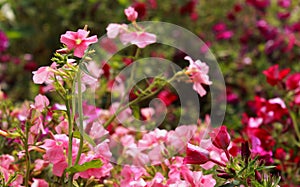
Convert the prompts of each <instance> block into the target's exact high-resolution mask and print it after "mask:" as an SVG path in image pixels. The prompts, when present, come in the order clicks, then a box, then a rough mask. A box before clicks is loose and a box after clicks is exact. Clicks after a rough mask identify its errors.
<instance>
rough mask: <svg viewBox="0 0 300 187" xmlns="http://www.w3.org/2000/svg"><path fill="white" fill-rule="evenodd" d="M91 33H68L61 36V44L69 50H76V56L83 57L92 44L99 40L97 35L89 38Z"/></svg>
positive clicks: (81, 30)
mask: <svg viewBox="0 0 300 187" xmlns="http://www.w3.org/2000/svg"><path fill="white" fill-rule="evenodd" d="M88 35H89V32H88V31H86V30H83V29H78V30H77V32H73V31H67V32H66V34H63V35H61V37H60V42H61V43H63V44H65V45H66V46H67V47H68V49H69V50H73V49H74V56H76V57H79V58H81V57H83V55H84V52H85V50H86V49H87V48H88V46H89V45H90V44H93V43H96V42H97V41H98V38H97V36H96V35H94V36H91V37H88Z"/></svg>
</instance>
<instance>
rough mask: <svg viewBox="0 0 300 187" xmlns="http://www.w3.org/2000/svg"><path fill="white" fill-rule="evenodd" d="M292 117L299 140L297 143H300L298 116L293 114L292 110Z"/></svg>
mask: <svg viewBox="0 0 300 187" xmlns="http://www.w3.org/2000/svg"><path fill="white" fill-rule="evenodd" d="M290 115H291V118H292V123H293V126H294V129H295V133H296V136H297V138H298V140H297V142H298V141H300V131H299V127H298V123H297V117H296V114H295V113H294V112H292V111H291V110H290Z"/></svg>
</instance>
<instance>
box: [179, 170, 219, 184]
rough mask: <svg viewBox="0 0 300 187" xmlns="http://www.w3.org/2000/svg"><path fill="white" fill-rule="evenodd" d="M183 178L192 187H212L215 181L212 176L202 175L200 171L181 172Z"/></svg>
mask: <svg viewBox="0 0 300 187" xmlns="http://www.w3.org/2000/svg"><path fill="white" fill-rule="evenodd" d="M182 175H183V178H184V179H185V181H187V182H189V183H190V184H191V186H193V187H202V186H205V187H213V186H215V185H216V180H215V179H214V178H213V177H212V175H203V173H202V172H201V171H194V172H193V171H191V170H183V171H182Z"/></svg>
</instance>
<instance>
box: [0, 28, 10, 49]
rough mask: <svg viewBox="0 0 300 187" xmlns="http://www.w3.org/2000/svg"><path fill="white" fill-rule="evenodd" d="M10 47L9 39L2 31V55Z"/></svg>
mask: <svg viewBox="0 0 300 187" xmlns="http://www.w3.org/2000/svg"><path fill="white" fill-rule="evenodd" d="M7 47H8V38H7V36H6V35H5V33H4V32H2V31H1V30H0V53H1V52H3V51H5V50H6V49H7Z"/></svg>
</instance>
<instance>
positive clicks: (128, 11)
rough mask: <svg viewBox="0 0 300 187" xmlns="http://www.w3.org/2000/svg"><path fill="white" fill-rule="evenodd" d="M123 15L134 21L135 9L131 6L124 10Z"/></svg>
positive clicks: (135, 16)
mask: <svg viewBox="0 0 300 187" xmlns="http://www.w3.org/2000/svg"><path fill="white" fill-rule="evenodd" d="M124 13H125V15H126V16H127V19H128V20H129V21H135V20H136V18H137V17H138V13H137V11H135V10H134V8H132V7H131V6H130V7H128V8H126V9H125V10H124Z"/></svg>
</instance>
